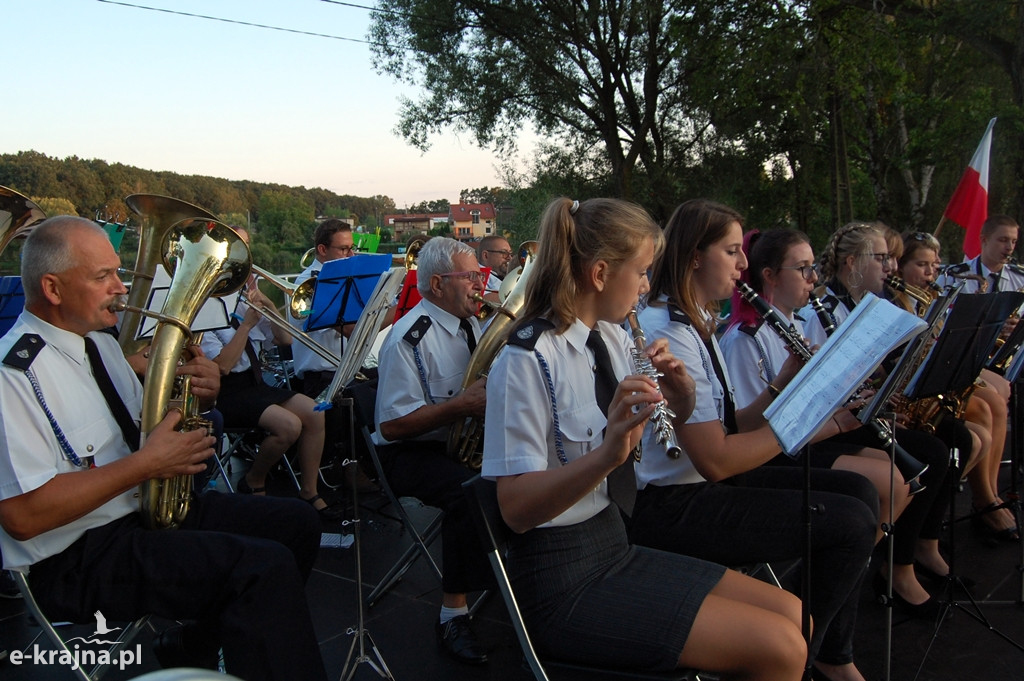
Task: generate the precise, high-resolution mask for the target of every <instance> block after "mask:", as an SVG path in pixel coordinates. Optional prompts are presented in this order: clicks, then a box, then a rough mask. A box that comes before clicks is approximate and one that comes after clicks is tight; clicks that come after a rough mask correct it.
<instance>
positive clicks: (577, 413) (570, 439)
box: [559, 404, 608, 461]
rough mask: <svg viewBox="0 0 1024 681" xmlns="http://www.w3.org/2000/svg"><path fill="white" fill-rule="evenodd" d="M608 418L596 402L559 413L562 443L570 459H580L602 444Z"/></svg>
mask: <svg viewBox="0 0 1024 681" xmlns="http://www.w3.org/2000/svg"><path fill="white" fill-rule="evenodd" d="M607 424H608V419H607V418H605V415H604V414H602V413H601V410H600V409H599V408H598V406H597V405H596V404H592V405H588V406H586V407H581V408H579V409H574V410H573V411H570V412H568V413H565V414H559V428H560V429H561V431H562V445H563V447H564V448H565V456H566V458H567V459H568V460H570V461H572V460H573V459H578V458H580V457H581V456H583V455H584V454H586V453H587V452H589V451H590V450H592V449H594V448H595V447H597V446H598V445H599V444H601V441H602V440H603V439H604V435H603V431H604V427H605V426H606V425H607Z"/></svg>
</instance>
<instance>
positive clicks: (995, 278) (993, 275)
mask: <svg viewBox="0 0 1024 681" xmlns="http://www.w3.org/2000/svg"><path fill="white" fill-rule="evenodd" d="M1001 274H1002V271H1001V270H1000V271H999V272H989V273H988V277H989V279H991V280H992V283H991V284H989V287H988V292H989V293H997V292H998V291H999V278H1000V275H1001Z"/></svg>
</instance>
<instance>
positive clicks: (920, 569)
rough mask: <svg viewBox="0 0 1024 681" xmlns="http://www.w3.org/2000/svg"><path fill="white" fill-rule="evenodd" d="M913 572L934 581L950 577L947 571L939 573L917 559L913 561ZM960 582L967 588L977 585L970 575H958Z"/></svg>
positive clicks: (941, 580)
mask: <svg viewBox="0 0 1024 681" xmlns="http://www.w3.org/2000/svg"><path fill="white" fill-rule="evenodd" d="M914 572H916V573H917V574H918V576H920V577H925V578H927V579H930V580H932V581H934V582H944V581H946V580H947V579H949V577H950V575H949V573H946V574H944V575H940V574H939V573H938V572H936V571H935V570H932V569H931V568H930V567H928V566H926V565H925V564H924V563H922V562H921V561H917V560H915V561H914ZM954 577H955V575H954ZM960 583H961V584H963V585H964V586H965V587H967V588H968V589H970V588H971V587H973V586H976V585H977V582H975V581H974V580H973V579H971V578H970V577H960Z"/></svg>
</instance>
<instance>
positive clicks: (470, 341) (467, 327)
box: [459, 319, 476, 354]
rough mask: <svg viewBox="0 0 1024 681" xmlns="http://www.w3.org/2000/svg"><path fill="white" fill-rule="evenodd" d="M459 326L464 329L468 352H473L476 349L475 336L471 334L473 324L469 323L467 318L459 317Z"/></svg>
mask: <svg viewBox="0 0 1024 681" xmlns="http://www.w3.org/2000/svg"><path fill="white" fill-rule="evenodd" d="M459 328H460V329H462V330H463V331H465V333H466V345H468V346H469V354H473V351H474V350H476V336H474V335H473V325H472V324H470V323H469V320H468V319H460V320H459Z"/></svg>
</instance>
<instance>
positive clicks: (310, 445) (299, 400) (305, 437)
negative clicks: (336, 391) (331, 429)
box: [281, 393, 327, 510]
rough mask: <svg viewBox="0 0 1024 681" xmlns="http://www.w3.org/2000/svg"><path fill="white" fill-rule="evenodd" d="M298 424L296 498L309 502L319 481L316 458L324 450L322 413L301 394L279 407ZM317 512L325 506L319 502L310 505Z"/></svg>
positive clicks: (324, 503) (311, 401) (317, 459)
mask: <svg viewBox="0 0 1024 681" xmlns="http://www.w3.org/2000/svg"><path fill="white" fill-rule="evenodd" d="M281 406H282V407H284V408H285V409H286V410H288V411H289V412H290V413H292V414H293V415H294V416H295V418H297V419H298V420H299V422H300V423H301V433H300V435H299V437H298V458H299V472H300V473H301V480H300V489H299V496H300V497H302V498H303V499H306V500H309V499H312V498H313V497H315V496H317V494H319V492H318V491H317V483H318V481H319V477H320V458H321V456H323V450H324V413H323V412H322V411H315V410H314V409H313V407H315V406H316V403H315V402H314V401H313V400H312V399H311V398H309V397H307V396H305V395H303V394H301V393H300V394H296V395H294V396H293V397H292V398H291V399H289V400H288V401H287V402H284V403H282V404H281ZM313 507H314V508H316V509H317V510H320V509H321V508H326V507H327V502H325V501H324V500H322V499H320V500H318V501H317V502H316V503H315V504H314V505H313Z"/></svg>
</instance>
